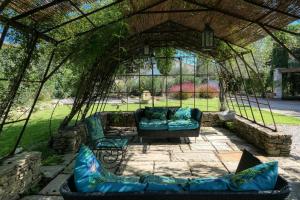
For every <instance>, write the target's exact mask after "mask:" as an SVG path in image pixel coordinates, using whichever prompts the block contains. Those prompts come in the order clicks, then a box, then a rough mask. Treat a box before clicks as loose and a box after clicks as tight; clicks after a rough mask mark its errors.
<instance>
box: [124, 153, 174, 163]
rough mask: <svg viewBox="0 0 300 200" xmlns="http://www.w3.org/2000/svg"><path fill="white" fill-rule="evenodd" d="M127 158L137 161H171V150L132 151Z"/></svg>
mask: <svg viewBox="0 0 300 200" xmlns="http://www.w3.org/2000/svg"><path fill="white" fill-rule="evenodd" d="M125 160H128V161H135V162H145V161H161V162H163V161H170V153H169V152H166V151H165V152H162V151H156V152H153V151H152V152H151V153H148V152H147V153H136V152H134V153H131V152H128V153H127V155H126V158H125Z"/></svg>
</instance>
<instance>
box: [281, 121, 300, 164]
mask: <svg viewBox="0 0 300 200" xmlns="http://www.w3.org/2000/svg"><path fill="white" fill-rule="evenodd" d="M277 127H278V130H279V131H282V132H284V133H288V134H291V135H293V144H292V152H291V153H292V155H296V156H297V157H299V159H300V126H299V125H298V126H295V125H294V126H292V125H277Z"/></svg>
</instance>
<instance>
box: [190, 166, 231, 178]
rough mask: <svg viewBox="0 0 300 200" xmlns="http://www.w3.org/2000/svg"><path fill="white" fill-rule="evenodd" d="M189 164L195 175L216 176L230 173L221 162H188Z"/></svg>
mask: <svg viewBox="0 0 300 200" xmlns="http://www.w3.org/2000/svg"><path fill="white" fill-rule="evenodd" d="M188 165H189V166H190V169H191V172H192V176H195V177H212V176H215V177H216V176H222V175H224V174H227V173H228V171H227V169H226V168H225V167H224V166H223V164H222V163H221V162H188Z"/></svg>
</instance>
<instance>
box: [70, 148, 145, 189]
mask: <svg viewBox="0 0 300 200" xmlns="http://www.w3.org/2000/svg"><path fill="white" fill-rule="evenodd" d="M74 179H75V186H76V188H77V191H79V192H102V193H107V192H138V191H144V189H145V188H146V184H142V183H139V177H126V176H123V177H122V176H116V175H114V174H112V173H110V172H108V171H106V170H105V169H103V168H102V167H101V163H100V162H99V161H98V160H97V159H96V157H95V155H94V153H93V152H92V151H91V150H90V149H89V148H88V147H86V146H84V145H82V146H81V148H80V150H79V153H78V155H77V158H76V162H75V169H74Z"/></svg>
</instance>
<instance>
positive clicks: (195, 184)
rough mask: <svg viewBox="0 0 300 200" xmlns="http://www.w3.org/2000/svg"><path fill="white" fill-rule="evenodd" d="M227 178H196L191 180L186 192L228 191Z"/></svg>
mask: <svg viewBox="0 0 300 200" xmlns="http://www.w3.org/2000/svg"><path fill="white" fill-rule="evenodd" d="M228 181H229V180H228V178H227V177H223V178H196V179H191V180H190V181H189V184H188V191H191V192H197V191H226V190H228Z"/></svg>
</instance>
